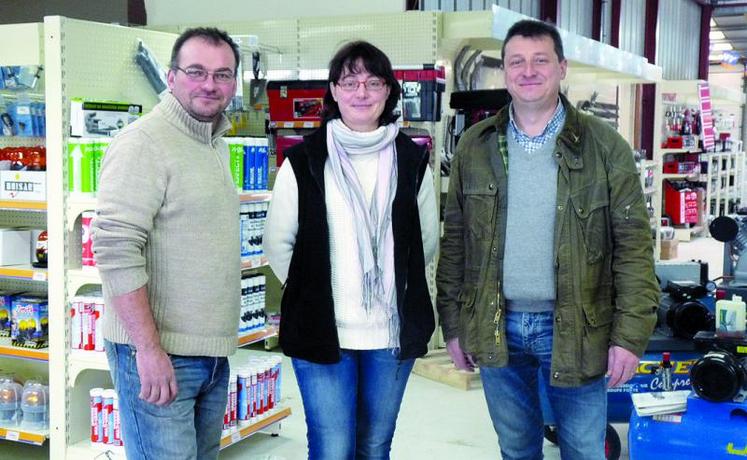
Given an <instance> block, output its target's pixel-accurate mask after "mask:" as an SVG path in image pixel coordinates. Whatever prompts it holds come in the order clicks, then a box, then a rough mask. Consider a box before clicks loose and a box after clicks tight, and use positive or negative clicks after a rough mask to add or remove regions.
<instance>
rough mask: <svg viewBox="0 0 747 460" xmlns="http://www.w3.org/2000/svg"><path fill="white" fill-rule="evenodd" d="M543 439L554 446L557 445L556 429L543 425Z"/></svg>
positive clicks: (552, 426)
mask: <svg viewBox="0 0 747 460" xmlns="http://www.w3.org/2000/svg"><path fill="white" fill-rule="evenodd" d="M545 439H547V440H548V441H550V442H551V443H553V444H554V445H556V446H557V445H558V429H557V428H556V427H555V425H545Z"/></svg>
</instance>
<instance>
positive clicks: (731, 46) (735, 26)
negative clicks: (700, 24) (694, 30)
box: [709, 0, 747, 63]
mask: <svg viewBox="0 0 747 460" xmlns="http://www.w3.org/2000/svg"><path fill="white" fill-rule="evenodd" d="M710 4H711V5H712V6H713V14H712V16H711V33H710V41H711V53H710V58H709V60H710V61H717V62H720V61H722V57H724V56H723V54H724V53H725V52H726V53H727V56H728V55H729V54H730V53H735V54H736V55H737V56H735V58H737V59H739V61H741V62H742V63H744V62H745V60H747V1H745V0H738V1H737V0H735V1H729V0H717V1H711V2H710Z"/></svg>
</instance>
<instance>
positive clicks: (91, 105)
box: [70, 99, 143, 137]
mask: <svg viewBox="0 0 747 460" xmlns="http://www.w3.org/2000/svg"><path fill="white" fill-rule="evenodd" d="M141 113H143V106H142V105H138V104H128V103H126V102H99V101H84V100H82V99H73V100H71V102H70V135H71V136H76V137H81V136H88V137H113V136H115V135H116V134H117V133H119V131H120V130H122V128H124V127H125V126H127V125H129V124H130V123H132V122H133V121H135V120H137V119H138V118H139V117H140V114H141Z"/></svg>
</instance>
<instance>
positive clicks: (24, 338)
mask: <svg viewBox="0 0 747 460" xmlns="http://www.w3.org/2000/svg"><path fill="white" fill-rule="evenodd" d="M48 310H49V308H48V303H47V299H46V298H44V297H36V296H21V297H16V298H15V299H13V303H12V306H11V320H12V325H11V332H10V337H11V341H12V343H13V345H15V346H17V347H27V348H43V347H46V346H47V342H48V339H49V316H48Z"/></svg>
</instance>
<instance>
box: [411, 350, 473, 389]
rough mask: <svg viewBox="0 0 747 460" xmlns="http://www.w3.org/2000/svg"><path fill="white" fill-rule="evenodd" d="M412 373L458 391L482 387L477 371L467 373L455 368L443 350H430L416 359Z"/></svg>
mask: <svg viewBox="0 0 747 460" xmlns="http://www.w3.org/2000/svg"><path fill="white" fill-rule="evenodd" d="M412 372H413V373H415V374H417V375H419V376H421V377H425V378H428V379H431V380H435V381H437V382H441V383H445V384H446V385H449V386H452V387H454V388H459V389H460V390H470V389H473V388H480V387H481V386H482V381H481V380H480V371H479V370H478V369H475V372H467V371H462V370H459V369H457V368H455V367H454V363H452V362H451V358H450V357H449V354H448V353H447V352H446V350H444V349H440V350H432V351H430V352H428V354H427V355H425V356H424V357H422V358H418V359H416V360H415V366H414V367H413V368H412Z"/></svg>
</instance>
